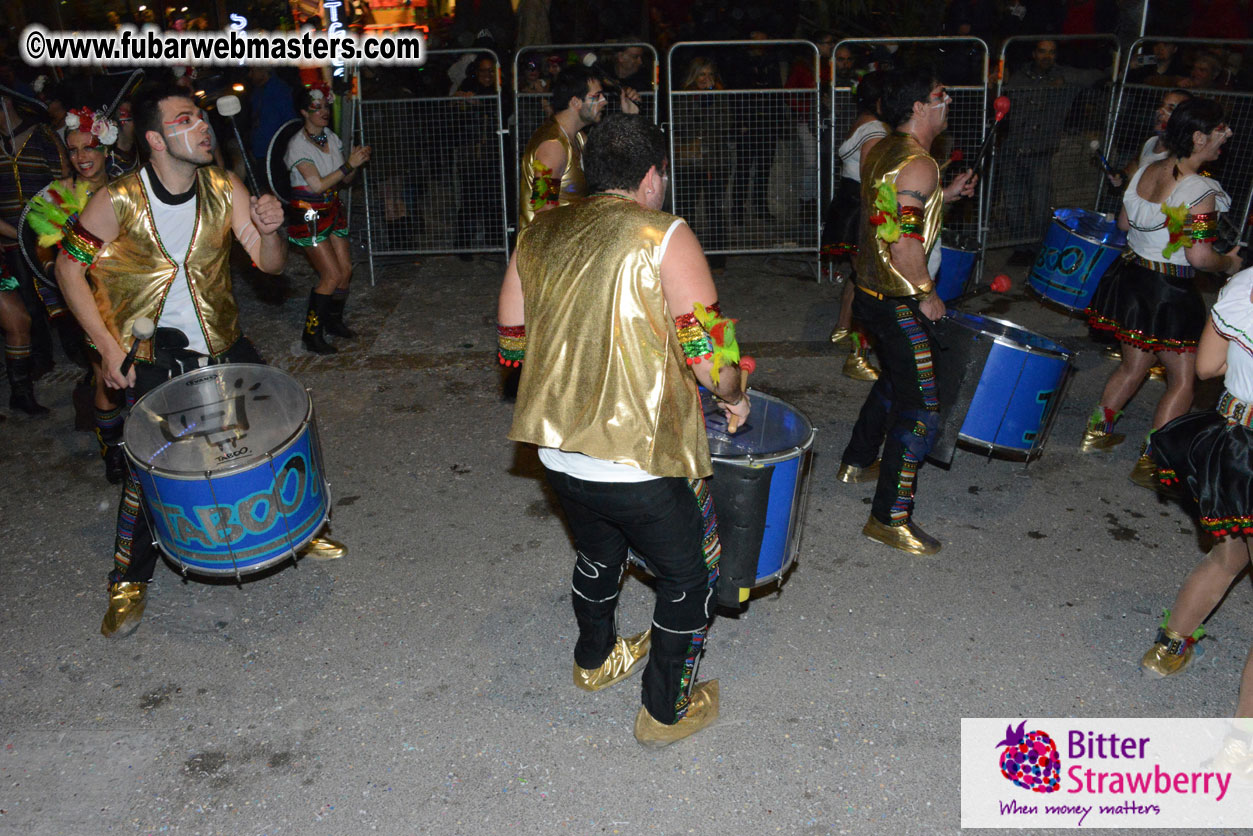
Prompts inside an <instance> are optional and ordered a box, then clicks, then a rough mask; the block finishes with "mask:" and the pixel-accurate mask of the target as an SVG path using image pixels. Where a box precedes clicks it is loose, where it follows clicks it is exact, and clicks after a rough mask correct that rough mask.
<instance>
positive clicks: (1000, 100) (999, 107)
mask: <svg viewBox="0 0 1253 836" xmlns="http://www.w3.org/2000/svg"><path fill="white" fill-rule="evenodd" d="M992 109H993V110H995V111H996V121H998V122H999V121H1001V120H1002V119H1004V118H1005V114H1007V113H1009V96H997V97H996V99H995V100H994V101H993V102H992Z"/></svg>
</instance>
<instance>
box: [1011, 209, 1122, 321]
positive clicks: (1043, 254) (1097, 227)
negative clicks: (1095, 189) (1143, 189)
mask: <svg viewBox="0 0 1253 836" xmlns="http://www.w3.org/2000/svg"><path fill="white" fill-rule="evenodd" d="M1126 246H1127V235H1126V233H1124V232H1123V231H1122V230H1121V229H1119V228H1118V225H1117V223H1115V222H1114V221H1113V220H1109V219H1106V217H1105V216H1104V215H1101V214H1100V213H1098V212H1089V211H1088V210H1087V209H1058V210H1057V211H1056V212H1054V213H1053V223H1052V224H1051V225H1050V226H1049V231H1048V234H1047V235H1045V236H1044V246H1042V247H1041V248H1040V254H1039V255H1038V256H1036V260H1035V266H1033V267H1032V268H1031V273H1030V275H1029V277H1028V282H1029V284H1030V285H1031V289H1032V290H1034V291H1035V292H1036V293H1038V294H1040V295H1041V296H1043V297H1044V298H1045V299H1048V300H1049V301H1050V302H1055V303H1056V304H1058V305H1061V306H1062V307H1063V308H1069V309H1070V310H1072V311H1083V310H1084V309H1085V308H1087V307H1088V304H1089V303H1091V301H1092V297H1093V296H1094V295H1095V294H1096V288H1097V286H1098V285H1099V284H1100V283H1101V279H1102V278H1103V277H1104V276H1105V271H1106V270H1108V269H1109V268H1110V267H1112V266H1113V264H1114V261H1115V260H1117V258H1118V256H1119V254H1120V253H1121V252H1122V251H1123V248H1124V247H1126Z"/></svg>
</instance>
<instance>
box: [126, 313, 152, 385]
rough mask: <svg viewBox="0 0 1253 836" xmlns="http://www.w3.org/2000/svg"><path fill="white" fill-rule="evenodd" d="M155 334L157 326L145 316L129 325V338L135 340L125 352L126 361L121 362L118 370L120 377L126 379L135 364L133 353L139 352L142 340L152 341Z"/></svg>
mask: <svg viewBox="0 0 1253 836" xmlns="http://www.w3.org/2000/svg"><path fill="white" fill-rule="evenodd" d="M156 332H157V324H156V323H155V322H153V321H152V320H151V319H149V318H148V317H146V316H141V317H138V318H137V319H136V320H135V321H134V322H133V323H131V336H132V337H134V338H135V339H134V340H133V341H132V342H131V348H130V351H128V352H126V359H125V360H123V361H122V367H121V369H119V371H120V372H121V373H122V377H126V375H127V373H128V372H130V370H131V366H133V365H134V364H135V352H137V351H139V344H140V343H141V342H143V341H144V340H150V339H152V335H153V334H155V333H156Z"/></svg>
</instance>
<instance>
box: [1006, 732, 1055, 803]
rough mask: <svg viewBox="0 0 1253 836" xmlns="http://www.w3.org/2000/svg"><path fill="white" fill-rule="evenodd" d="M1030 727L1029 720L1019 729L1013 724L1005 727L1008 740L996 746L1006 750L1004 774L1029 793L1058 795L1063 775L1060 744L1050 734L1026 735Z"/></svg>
mask: <svg viewBox="0 0 1253 836" xmlns="http://www.w3.org/2000/svg"><path fill="white" fill-rule="evenodd" d="M1026 727H1027V721H1026V720H1023V721H1022V723H1021V724H1019V726H1018V728H1016V729H1015V728H1014V726H1013V724H1012V723H1011V724H1010V725H1008V726H1006V727H1005V739H1004V740H1002V741H1001V742H1000V743H998V744H996V745H997V746H1004V747H1005V748H1004V749H1003V750H1001V774H1002V775H1004V776H1005V778H1006V780H1009V781H1013V782H1014V783H1015V784H1017V785H1018V786H1020V787H1022V788H1023V789H1025V790H1031V791H1032V792H1057V790H1058V786H1059V784H1060V781H1061V773H1062V761H1061V758H1060V757H1058V755H1057V744H1056V743H1054V742H1053V738H1051V737H1049V734H1048V732H1043V731H1038V730H1037V731H1029V732H1024V731H1023V729H1025V728H1026Z"/></svg>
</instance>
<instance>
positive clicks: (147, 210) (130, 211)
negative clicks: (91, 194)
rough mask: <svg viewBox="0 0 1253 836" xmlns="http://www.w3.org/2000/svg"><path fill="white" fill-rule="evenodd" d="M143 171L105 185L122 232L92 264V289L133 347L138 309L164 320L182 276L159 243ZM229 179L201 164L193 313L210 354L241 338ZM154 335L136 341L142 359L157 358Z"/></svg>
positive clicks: (115, 329) (191, 265)
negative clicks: (163, 313)
mask: <svg viewBox="0 0 1253 836" xmlns="http://www.w3.org/2000/svg"><path fill="white" fill-rule="evenodd" d="M139 175H140V172H138V171H136V172H134V173H132V174H127V175H125V176H124V177H120V178H118V179H117V180H114V181H113V182H112V183H110V184H109V185H108V186H106V187H105V188H106V189H107V190H108V193H109V199H110V201H112V203H113V214H114V216H115V217H116V218H117V224H118V229H119V230H121V233H120V234H119V235H118V237H117V239H116V240H114V241H110V242H109V243H108V244H105V245H104V247H102V248H101V250H100V253H99V255H98V256H97V258H96V261H95V263H94V264H92V266H91V274H90V275H91V281H92V284H93V287H92V292H93V294H94V295H95V298H96V307H97V308H99V310H100V316H101V318H102V319H104V324H105V326H106V327H107V328H108V329H109V332H110V333H111V334H113V336H114V338H115V339H117V341H118V343H120V344H121V346H122V348H124V349H129V348H130V345H131V342H132V341H133V337H131V326H132V325H133V324H134V322H135V320H136V319H138V318H139V317H141V316H146V317H148V318H149V319H151V320H153V321H154V322H156V323H157V325H160V324H161V309H162V308H163V307H164V305H165V300H166V297H167V295H168V294H169V292H170V286H171V285H172V284H173V283H174V277H175V276H177V275H178V265H177V264H176V263H175V262H174V261H173V260H171V258H170V257H169V255H167V254H166V252H165V249H164V248H163V247H162V245H161V239H160V236H159V235H157V227H156V224H155V223H154V221H153V218H152V206H151V204H150V203H149V201H148V195H147V193H146V192H145V190H144V184H143V181H142V180H141V179H140V176H139ZM231 192H232V190H231V181H230V180H229V179H228V177H227V174H226V172H225V171H223V170H222V169H220V168H217V167H215V166H203V167H201V168H199V169H197V170H196V200H197V206H196V231H195V232H194V233H193V235H192V239H191V246H190V247H189V248H188V252H187V260H186V267H187V278H188V279H189V280H190V281H189V284H190V286H191V298H192V303H193V304H194V305H195V307H196V318H197V319H199V320H200V329H201V331H202V332H203V333H204V338H205V342H206V343H207V344H208V346H209V353H210V354H214V355H217V354H221V353H222V352H224V351H226V349H228V348H230V346H231V344H232V343H234V342H235V341H236V340H238V339H239V337H240V330H239V320H238V316H237V314H238V311H237V308H236V306H235V295H234V294H233V293H232V292H231V266H230V257H231V236H232V234H233V233H232V231H231ZM152 342H153V341H152V340H146V341H144V342H143V343H141V344H140V346H139V351H138V353H137V354H136V355H135V356H136V358H137V359H139V360H143V361H146V362H152Z"/></svg>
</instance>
